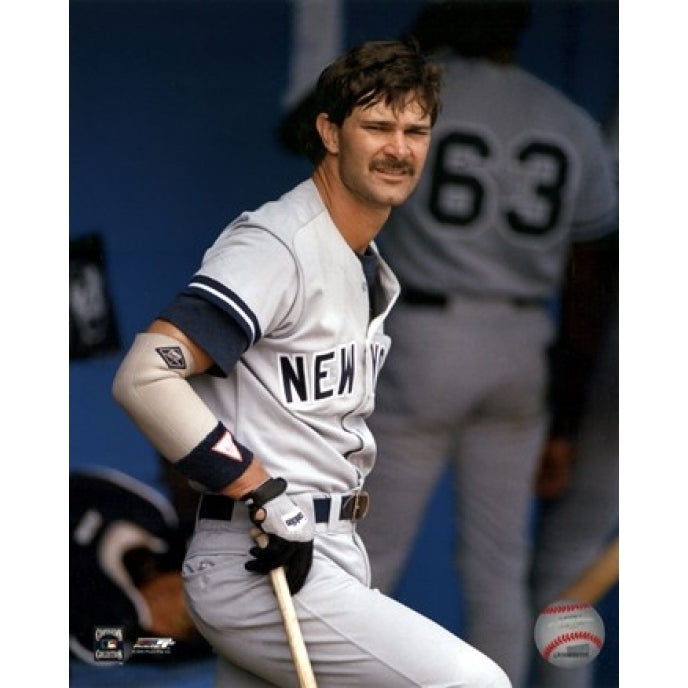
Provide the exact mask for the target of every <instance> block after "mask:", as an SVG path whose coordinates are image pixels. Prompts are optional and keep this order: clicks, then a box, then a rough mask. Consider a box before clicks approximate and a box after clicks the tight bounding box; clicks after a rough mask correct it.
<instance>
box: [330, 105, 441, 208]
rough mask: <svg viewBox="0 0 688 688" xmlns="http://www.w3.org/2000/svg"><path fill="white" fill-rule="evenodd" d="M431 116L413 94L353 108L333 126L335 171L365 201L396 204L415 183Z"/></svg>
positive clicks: (427, 140) (421, 167)
mask: <svg viewBox="0 0 688 688" xmlns="http://www.w3.org/2000/svg"><path fill="white" fill-rule="evenodd" d="M430 129H431V125H430V116H429V115H423V112H422V109H421V107H420V105H419V104H418V102H417V101H416V100H409V101H408V102H407V104H406V105H405V106H404V108H403V109H400V110H399V111H398V112H396V113H395V112H394V111H393V110H392V109H391V108H390V107H389V106H387V105H385V104H384V102H379V103H376V104H374V105H372V106H370V107H367V108H360V107H358V108H355V109H354V111H353V112H352V113H351V115H350V116H349V117H347V118H346V119H345V120H344V122H343V124H342V126H341V128H339V130H338V137H337V139H338V147H339V150H338V169H339V176H340V178H341V180H342V183H343V184H344V186H345V187H346V188H347V189H348V191H349V192H350V193H351V194H353V195H354V196H356V197H357V198H358V199H359V200H361V201H363V202H364V203H367V204H370V205H374V206H379V207H387V208H389V207H390V206H397V205H401V204H402V203H403V202H404V201H405V200H406V199H407V198H408V197H409V195H410V194H411V192H412V191H413V190H414V189H415V188H416V185H417V184H418V180H419V179H420V174H421V172H422V170H423V165H424V164H425V158H426V156H427V153H428V147H429V145H430Z"/></svg>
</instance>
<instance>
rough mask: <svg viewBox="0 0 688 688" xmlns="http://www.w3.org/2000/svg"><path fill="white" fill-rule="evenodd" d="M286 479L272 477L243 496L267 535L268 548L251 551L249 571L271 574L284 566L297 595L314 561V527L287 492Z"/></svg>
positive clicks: (251, 516)
mask: <svg viewBox="0 0 688 688" xmlns="http://www.w3.org/2000/svg"><path fill="white" fill-rule="evenodd" d="M286 489H287V482H286V480H284V478H269V479H268V480H266V481H265V482H264V483H263V484H262V485H260V487H258V488H256V489H255V490H253V491H252V492H249V493H248V494H247V495H245V496H244V497H242V498H241V499H242V501H244V502H246V504H247V505H248V508H249V516H250V518H251V520H252V521H253V523H255V524H256V525H257V526H258V527H259V528H260V529H261V530H262V531H263V532H264V533H265V534H266V535H267V536H268V544H267V545H266V546H265V547H259V546H255V547H252V548H251V549H250V550H249V554H251V556H252V557H254V559H252V560H251V561H248V562H246V564H245V567H246V570H247V571H253V572H254V573H262V574H265V573H269V572H270V571H272V569H276V568H278V567H280V566H284V572H285V577H286V579H287V584H288V586H289V591H290V592H291V594H292V595H295V594H296V593H297V592H298V591H299V590H301V588H302V587H303V584H304V583H305V582H306V578H307V577H308V572H309V571H310V570H311V564H312V563H313V534H314V528H313V524H312V523H311V521H310V520H309V519H308V518H307V516H306V514H304V513H303V511H302V510H301V509H300V508H299V507H298V506H296V504H294V502H293V501H292V500H291V499H290V498H289V497H288V496H287V495H286V494H285V492H286Z"/></svg>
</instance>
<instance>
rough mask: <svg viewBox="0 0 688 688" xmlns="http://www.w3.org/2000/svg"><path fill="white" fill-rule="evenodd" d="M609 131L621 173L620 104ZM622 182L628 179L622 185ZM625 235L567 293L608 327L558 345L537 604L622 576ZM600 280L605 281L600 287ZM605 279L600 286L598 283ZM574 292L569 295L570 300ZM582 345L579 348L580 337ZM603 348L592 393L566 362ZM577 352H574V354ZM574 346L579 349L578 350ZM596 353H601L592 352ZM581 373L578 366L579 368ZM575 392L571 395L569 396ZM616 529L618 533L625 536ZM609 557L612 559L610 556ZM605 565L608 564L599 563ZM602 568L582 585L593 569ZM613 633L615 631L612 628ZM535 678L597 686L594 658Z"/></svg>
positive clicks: (580, 594)
mask: <svg viewBox="0 0 688 688" xmlns="http://www.w3.org/2000/svg"><path fill="white" fill-rule="evenodd" d="M607 137H608V143H609V146H610V150H611V153H612V155H613V158H614V160H615V161H616V167H617V179H618V152H619V150H618V105H617V104H616V103H615V104H614V107H613V109H612V112H611V114H610V117H609V118H608V122H607ZM617 184H618V182H617ZM617 240H618V235H616V234H615V235H612V236H611V237H610V238H609V243H608V244H607V246H606V250H605V252H604V258H605V260H606V263H605V266H604V267H605V269H604V270H603V271H601V274H597V275H596V276H589V275H586V274H585V272H584V271H585V265H582V266H580V265H577V264H576V263H575V262H574V263H573V264H572V265H571V266H570V269H569V275H568V277H569V279H568V283H571V282H572V281H575V280H582V281H584V282H585V283H587V284H588V285H590V286H592V287H593V288H592V289H590V290H589V291H590V293H589V294H588V295H587V297H586V300H585V301H581V300H580V296H579V301H578V303H576V302H570V300H571V295H572V294H576V290H575V289H573V290H572V289H567V290H565V291H564V295H563V297H562V301H563V304H564V306H563V308H562V311H563V313H569V314H570V313H571V312H575V310H576V309H580V308H585V309H589V308H591V306H590V303H591V302H595V301H597V302H600V307H598V310H599V311H600V318H599V321H598V325H597V327H598V331H597V332H596V333H595V336H594V338H593V339H592V341H588V342H587V343H586V339H587V338H589V334H588V333H586V332H585V331H582V332H578V331H576V330H575V329H574V328H575V327H576V323H577V320H576V319H575V318H571V317H569V318H568V319H567V320H565V321H563V322H562V326H561V328H560V336H559V341H558V345H555V347H553V356H552V358H553V360H554V361H555V364H554V365H553V371H552V378H553V384H552V385H551V388H552V390H553V394H552V397H553V403H552V407H553V410H552V413H553V415H552V422H551V424H550V435H549V438H548V441H547V442H546V444H545V447H544V450H543V453H542V457H541V462H540V471H539V473H538V476H537V479H536V494H537V496H538V497H539V498H540V499H539V503H538V510H537V520H536V527H535V543H534V545H535V546H534V552H533V563H532V570H531V586H532V599H533V605H534V609H535V610H536V611H537V610H540V609H542V608H544V607H545V606H546V605H547V604H549V603H550V602H552V601H553V600H555V599H561V598H565V597H573V598H574V599H580V600H581V601H583V602H587V603H589V604H592V605H593V606H594V605H595V604H597V603H598V602H599V601H600V600H601V599H602V598H603V597H604V595H605V594H606V593H607V592H608V591H609V589H610V588H611V586H613V585H614V584H615V583H616V582H617V581H616V580H615V579H614V571H616V575H618V546H619V545H618V533H617V530H618V517H619V291H618V290H619V263H618V243H617ZM591 277H596V282H595V284H594V285H591V281H592V280H591ZM595 285H596V288H594V287H595ZM567 299H568V302H567ZM572 342H573V343H574V345H573V346H572V345H571V343H572ZM592 348H597V349H599V353H598V355H597V357H596V359H594V365H593V367H592V371H591V373H590V382H589V386H588V389H587V390H583V391H582V392H581V391H578V392H577V393H576V394H574V395H571V390H576V389H577V385H576V384H575V381H572V380H571V379H570V377H571V376H570V373H568V372H567V365H566V362H567V360H568V359H570V358H572V357H573V356H575V351H576V350H578V351H580V350H583V351H586V350H590V349H592ZM567 349H568V351H567ZM571 351H573V352H574V353H573V354H572V353H571ZM587 358H588V359H593V357H592V355H591V353H588V354H587ZM571 369H572V370H573V371H574V372H575V370H576V366H575V365H573V366H571ZM567 390H568V394H567ZM615 535H616V536H617V537H615ZM607 560H609V563H603V562H606V561H607ZM598 562H599V564H598ZM596 564H597V565H601V566H602V568H601V569H600V570H599V571H598V572H597V573H593V575H592V576H591V577H588V578H587V580H586V581H585V583H584V584H583V585H582V586H581V585H580V584H578V583H577V581H579V580H580V579H581V577H582V576H583V575H584V574H585V573H586V572H588V571H589V570H590V568H591V567H594V566H596ZM609 630H610V631H611V630H612V629H609ZM533 685H534V686H536V687H537V688H587V687H588V686H592V685H594V665H593V664H588V665H585V666H584V667H580V668H573V669H568V670H566V671H562V670H561V669H558V668H557V667H554V666H552V665H551V664H548V663H547V662H545V661H544V660H542V659H541V658H539V657H536V658H535V660H534V665H533Z"/></svg>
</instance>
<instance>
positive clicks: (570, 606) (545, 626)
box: [535, 600, 604, 668]
mask: <svg viewBox="0 0 688 688" xmlns="http://www.w3.org/2000/svg"><path fill="white" fill-rule="evenodd" d="M535 645H536V646H537V649H538V651H539V652H540V655H541V656H542V657H543V658H544V659H546V660H547V661H548V662H549V663H550V664H554V665H555V666H559V667H563V668H575V667H580V666H584V665H585V664H588V663H589V662H592V660H593V659H595V657H597V655H598V654H599V653H600V650H601V649H602V646H603V645H604V622H603V621H602V618H601V617H600V615H599V614H598V613H597V612H596V611H595V609H594V608H593V607H592V606H591V605H589V604H587V603H585V602H578V601H577V600H557V601H556V602H553V603H552V604H549V605H547V607H545V608H544V609H543V610H542V611H541V612H540V615H539V616H538V618H537V621H536V622H535Z"/></svg>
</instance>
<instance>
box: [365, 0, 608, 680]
mask: <svg viewBox="0 0 688 688" xmlns="http://www.w3.org/2000/svg"><path fill="white" fill-rule="evenodd" d="M528 16H529V5H528V4H527V3H523V2H503V3H491V2H467V3H459V2H457V3H433V4H431V5H430V6H429V7H428V8H427V10H426V11H425V12H424V13H423V14H422V15H421V17H420V18H419V20H418V22H417V24H416V25H415V26H414V27H413V29H412V32H413V33H414V34H415V35H416V36H417V38H418V39H419V41H420V43H421V46H422V48H423V49H424V50H437V51H438V52H437V54H438V56H439V55H440V54H441V55H443V63H444V64H445V67H446V82H445V96H444V99H443V100H444V107H443V111H442V114H441V116H440V118H439V119H438V122H437V126H436V128H435V131H434V134H433V143H432V147H431V150H430V153H429V157H428V165H427V167H426V171H425V174H424V176H423V178H422V180H421V182H420V183H419V186H418V188H417V190H416V192H415V193H414V195H413V196H412V197H411V198H410V199H409V201H408V202H407V203H406V204H405V205H404V206H402V207H399V208H395V209H394V210H393V212H392V214H391V216H390V219H389V221H388V222H387V224H386V225H385V227H384V229H383V231H382V233H381V235H380V245H381V250H382V252H383V255H385V257H386V259H387V260H388V262H389V264H390V265H391V266H392V268H393V269H394V270H395V272H396V274H397V276H398V277H399V280H400V282H401V285H402V294H401V298H400V303H399V305H398V306H397V308H396V309H395V310H394V311H393V313H392V314H391V316H390V318H389V319H388V332H389V333H390V335H391V337H392V340H393V341H394V342H395V344H394V347H393V349H392V350H391V352H390V356H389V357H388V361H387V365H386V366H385V370H384V372H383V374H382V375H381V377H380V381H379V387H378V403H377V407H376V411H375V413H374V414H373V416H372V418H371V419H370V423H371V428H372V430H373V433H374V435H375V437H376V439H377V443H378V458H377V463H376V469H375V471H373V473H372V474H371V476H370V480H369V481H368V486H369V490H370V492H371V495H372V497H373V501H374V504H375V508H374V509H373V510H371V515H370V517H369V518H368V519H367V520H366V522H365V523H363V524H362V525H361V529H360V532H361V535H362V537H363V538H364V540H365V542H366V544H367V546H368V548H369V554H370V557H371V564H372V571H373V584H374V585H379V586H380V587H381V589H382V590H383V591H387V592H389V591H392V590H393V589H394V586H395V584H396V582H397V580H398V578H399V576H400V574H401V572H402V569H403V566H404V564H405V562H406V558H407V556H408V554H409V552H410V550H411V548H412V546H413V544H414V538H415V536H416V532H417V529H418V528H419V526H420V524H421V522H422V517H423V513H424V510H425V508H426V506H427V503H428V500H429V499H430V496H431V495H432V493H433V491H434V489H435V487H436V483H437V480H438V478H439V476H440V475H441V474H442V473H443V470H444V467H445V465H446V462H447V459H449V460H450V462H451V467H452V473H451V475H452V477H453V485H454V489H455V494H456V504H457V520H456V526H457V530H458V542H457V563H458V566H459V572H460V578H461V580H462V583H463V590H462V600H463V609H464V611H465V628H466V638H467V639H468V640H469V642H471V643H472V644H474V645H476V646H477V647H478V648H480V649H481V650H483V651H484V652H485V653H486V654H488V655H489V656H490V657H492V658H493V659H495V660H496V661H497V662H498V663H499V664H500V666H502V667H503V668H504V669H505V670H506V672H507V674H508V675H509V677H510V678H511V680H512V683H513V685H514V686H518V687H521V686H524V685H525V681H526V674H527V671H528V665H529V658H530V652H531V648H532V645H533V640H532V628H533V616H532V610H531V607H530V599H529V590H528V585H527V580H528V573H529V566H530V544H531V543H530V517H531V511H532V506H533V484H534V481H535V476H536V473H537V471H538V460H539V457H540V453H541V449H542V447H543V443H544V441H545V438H546V436H547V433H548V424H549V419H548V409H547V405H546V397H547V389H548V365H547V363H548V350H549V347H550V345H551V344H552V342H553V341H554V339H555V330H556V321H555V319H554V318H553V308H552V305H553V303H554V297H555V296H556V294H557V292H558V290H559V288H560V287H561V284H562V280H563V277H564V274H565V266H566V261H567V258H568V257H569V256H570V249H571V248H572V246H574V244H575V245H576V246H578V248H576V249H575V250H576V254H577V255H576V258H575V259H576V261H577V262H578V265H579V266H583V265H585V266H586V267H585V270H584V271H583V273H581V274H586V275H587V276H588V277H589V278H590V281H583V280H576V281H575V282H574V283H573V284H572V287H573V288H574V289H581V288H587V287H588V286H589V285H590V284H592V285H595V281H596V274H599V273H597V272H596V268H595V264H596V263H598V262H599V259H600V258H601V256H603V255H604V253H605V251H606V249H605V248H602V247H603V246H605V244H604V242H601V243H599V244H597V245H594V244H593V243H592V241H593V240H596V239H598V238H599V237H602V236H603V235H604V234H605V233H607V232H609V231H610V230H612V229H614V228H615V219H616V189H615V185H614V178H613V172H612V166H611V163H610V157H609V155H608V151H607V150H606V147H605V143H604V140H603V136H602V132H601V130H600V127H599V126H598V125H597V123H596V122H594V121H593V120H592V118H591V117H590V116H589V115H588V114H586V113H585V112H584V111H583V110H582V109H581V108H579V107H577V106H576V105H575V104H573V103H572V102H571V101H570V100H568V99H567V98H566V97H564V96H563V95H562V94H561V93H559V92H557V91H556V90H554V89H553V88H551V87H550V86H548V85H546V84H545V83H543V82H542V81H540V80H538V79H537V78H535V77H534V76H532V75H530V74H528V73H526V72H524V71H523V70H522V69H520V68H519V67H517V66H515V65H514V64H513V57H514V53H515V49H516V47H517V42H518V37H519V35H520V33H521V31H522V29H523V28H524V27H525V25H526V23H527V21H528ZM442 51H443V52H442ZM578 242H584V243H585V250H579V249H581V248H582V246H583V244H578ZM598 249H599V250H598ZM580 261H584V262H580ZM571 302H573V303H576V304H578V306H579V308H578V310H577V311H575V312H573V313H572V314H571V317H576V318H577V319H578V321H579V322H578V324H577V325H576V326H575V327H573V328H571V329H570V330H569V331H573V332H576V333H577V334H579V335H580V334H581V333H582V335H583V336H579V337H577V338H576V340H575V341H572V342H570V343H569V345H567V346H566V347H564V349H565V350H567V351H568V352H569V353H571V352H573V354H574V355H572V356H570V357H569V359H568V360H567V362H566V364H565V365H564V366H563V368H562V369H563V370H564V372H565V373H566V375H567V381H565V382H563V383H562V384H561V385H559V387H558V389H560V390H563V396H564V397H566V399H563V398H561V397H560V398H559V402H560V406H561V408H566V409H568V410H569V411H570V412H573V411H574V409H575V407H576V406H577V404H578V402H579V401H580V399H581V398H583V397H584V394H583V393H582V392H583V389H584V385H583V382H584V380H585V379H586V377H587V376H588V374H589V371H590V369H591V357H592V356H593V354H594V348H595V346H594V340H595V332H597V331H598V330H599V327H598V324H597V323H598V321H599V319H600V318H601V313H602V312H603V310H604V309H603V307H602V303H601V302H600V300H599V299H596V300H594V301H589V302H581V301H580V300H579V298H578V297H575V296H574V297H573V298H572V299H571ZM581 305H583V307H580V306H581ZM588 306H590V307H591V308H590V310H588ZM593 306H594V308H592V307H593ZM566 318H567V319H568V318H569V316H568V315H567V316H566ZM574 363H575V368H574V367H573V364H574ZM571 381H575V382H576V384H575V386H572V385H570V384H569V383H570V382H571ZM574 397H575V398H574ZM562 402H563V403H562ZM563 417H564V416H563V414H561V415H559V418H560V419H562V418H563Z"/></svg>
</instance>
